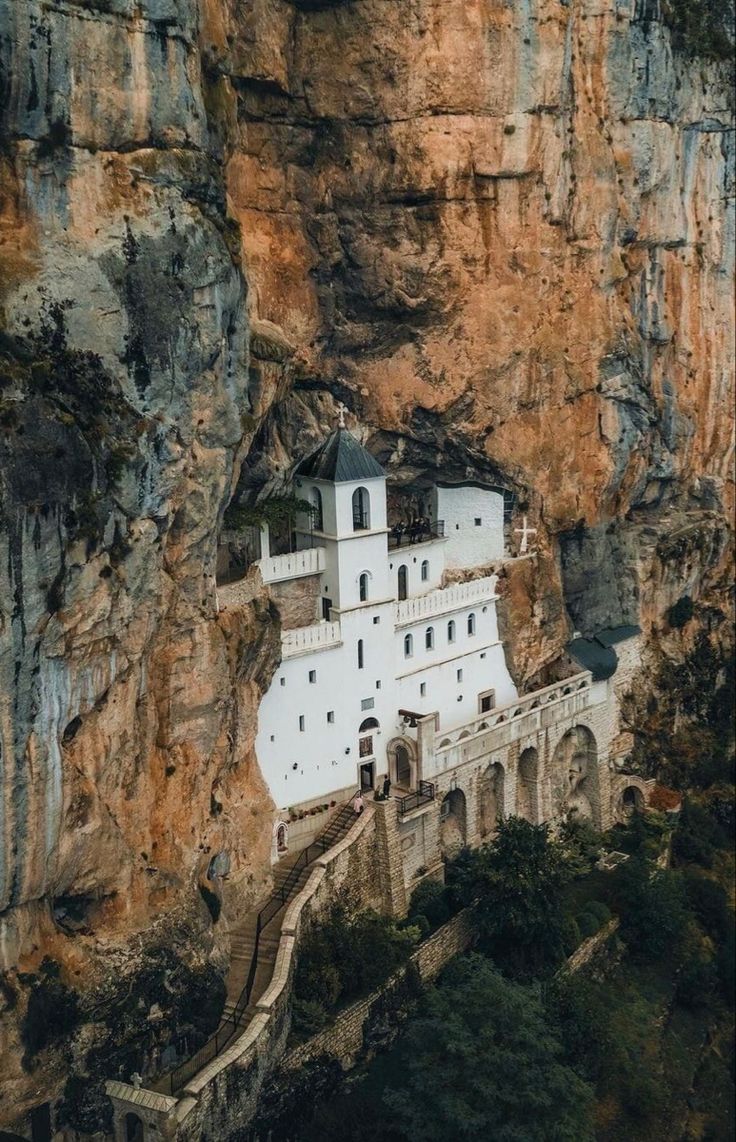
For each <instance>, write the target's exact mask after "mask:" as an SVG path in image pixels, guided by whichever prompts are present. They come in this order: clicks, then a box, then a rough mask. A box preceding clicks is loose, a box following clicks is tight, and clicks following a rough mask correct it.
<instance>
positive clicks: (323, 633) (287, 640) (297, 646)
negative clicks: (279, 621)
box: [281, 622, 342, 658]
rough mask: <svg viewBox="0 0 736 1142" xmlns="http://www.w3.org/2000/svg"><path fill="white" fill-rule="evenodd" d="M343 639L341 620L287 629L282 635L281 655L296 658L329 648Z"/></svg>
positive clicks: (337, 644)
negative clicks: (299, 655) (298, 655)
mask: <svg viewBox="0 0 736 1142" xmlns="http://www.w3.org/2000/svg"><path fill="white" fill-rule="evenodd" d="M341 641H342V638H341V633H340V624H339V622H334V623H315V624H314V625H313V626H311V627H297V628H296V629H295V630H285V631H283V632H282V635H281V657H282V658H294V657H295V656H296V655H297V654H309V653H311V651H313V650H328V649H329V648H330V647H332V646H339V645H340V643H341Z"/></svg>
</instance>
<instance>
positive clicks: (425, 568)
mask: <svg viewBox="0 0 736 1142" xmlns="http://www.w3.org/2000/svg"><path fill="white" fill-rule="evenodd" d="M428 579H429V560H428V559H423V560H422V582H423V583H426V582H427V580H428Z"/></svg>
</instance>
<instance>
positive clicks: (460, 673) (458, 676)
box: [457, 670, 463, 682]
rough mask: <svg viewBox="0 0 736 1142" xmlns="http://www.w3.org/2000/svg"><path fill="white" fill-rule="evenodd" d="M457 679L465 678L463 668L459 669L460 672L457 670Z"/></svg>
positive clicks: (459, 680) (460, 680)
mask: <svg viewBox="0 0 736 1142" xmlns="http://www.w3.org/2000/svg"><path fill="white" fill-rule="evenodd" d="M457 680H458V682H462V680H463V672H462V670H458V672H457Z"/></svg>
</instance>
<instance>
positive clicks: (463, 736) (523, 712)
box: [423, 670, 592, 778]
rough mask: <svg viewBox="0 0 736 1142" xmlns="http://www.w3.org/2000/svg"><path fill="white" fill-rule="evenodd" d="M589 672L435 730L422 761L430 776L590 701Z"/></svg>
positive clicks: (573, 712) (538, 727) (517, 737)
mask: <svg viewBox="0 0 736 1142" xmlns="http://www.w3.org/2000/svg"><path fill="white" fill-rule="evenodd" d="M591 681H592V675H591V673H590V671H589V670H584V671H582V672H581V673H580V674H575V675H573V677H572V678H566V679H565V680H564V681H563V682H557V683H556V684H555V685H554V686H546V687H545V688H544V689H542V690H536V691H534V692H533V693H531V694H526V695H525V696H524V697H523V698H517V699H516V701H515V702H510V703H509V704H508V705H507V706H500V707H498V708H497V709H495V710H488V711H487V713H485V714H481V715H479V716H478V717H477V718H474V719H473V720H472V721H471V722H467V723H465V725H462V726H456V727H455V728H454V729H453V730H450V731H449V732H447V733H444V732H443V731H442V730H440V731H439V732H436V733H435V743H436V745H435V750H434V757H433V759H432V762H431V763H430V764H429V765H426V764H424V765H423V773H424V776H425V777H429V778H432V777H434V776H435V775H436V774H438V773H442V772H444V771H445V770H446V769H452V768H454V767H455V766H457V765H461V764H462V763H463V762H466V761H473V760H475V759H476V758H478V757H485V756H486V754H489V753H492V752H493V751H494V750H499V749H502V748H503V747H504V746H507V745H509V744H510V743H511V742H513V741H517V740H518V739H519V738H523V737H526V736H528V735H529V734H533V733H535V732H537V731H539V730H542V729H544V728H546V727H547V726H548V725H552V724H553V723H554V722H559V721H563V720H564V719H565V718H566V717H569V716H571V715H573V714H576V713H578V712H579V711H580V710H583V709H585V708H586V706H588V705H589V703H590V697H591V693H590V686H591Z"/></svg>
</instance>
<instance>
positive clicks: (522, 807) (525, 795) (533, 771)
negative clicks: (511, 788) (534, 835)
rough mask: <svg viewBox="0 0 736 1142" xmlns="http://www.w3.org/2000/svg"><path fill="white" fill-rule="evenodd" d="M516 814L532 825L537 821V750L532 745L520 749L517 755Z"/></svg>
mask: <svg viewBox="0 0 736 1142" xmlns="http://www.w3.org/2000/svg"><path fill="white" fill-rule="evenodd" d="M516 814H517V816H518V817H524V819H525V820H527V821H530V822H531V823H532V824H533V825H536V824H538V823H539V816H540V814H539V752H538V750H536V749H535V748H534V747H533V746H529V748H528V749H525V750H522V752H521V756H520V757H519V771H518V778H517V782H516Z"/></svg>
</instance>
